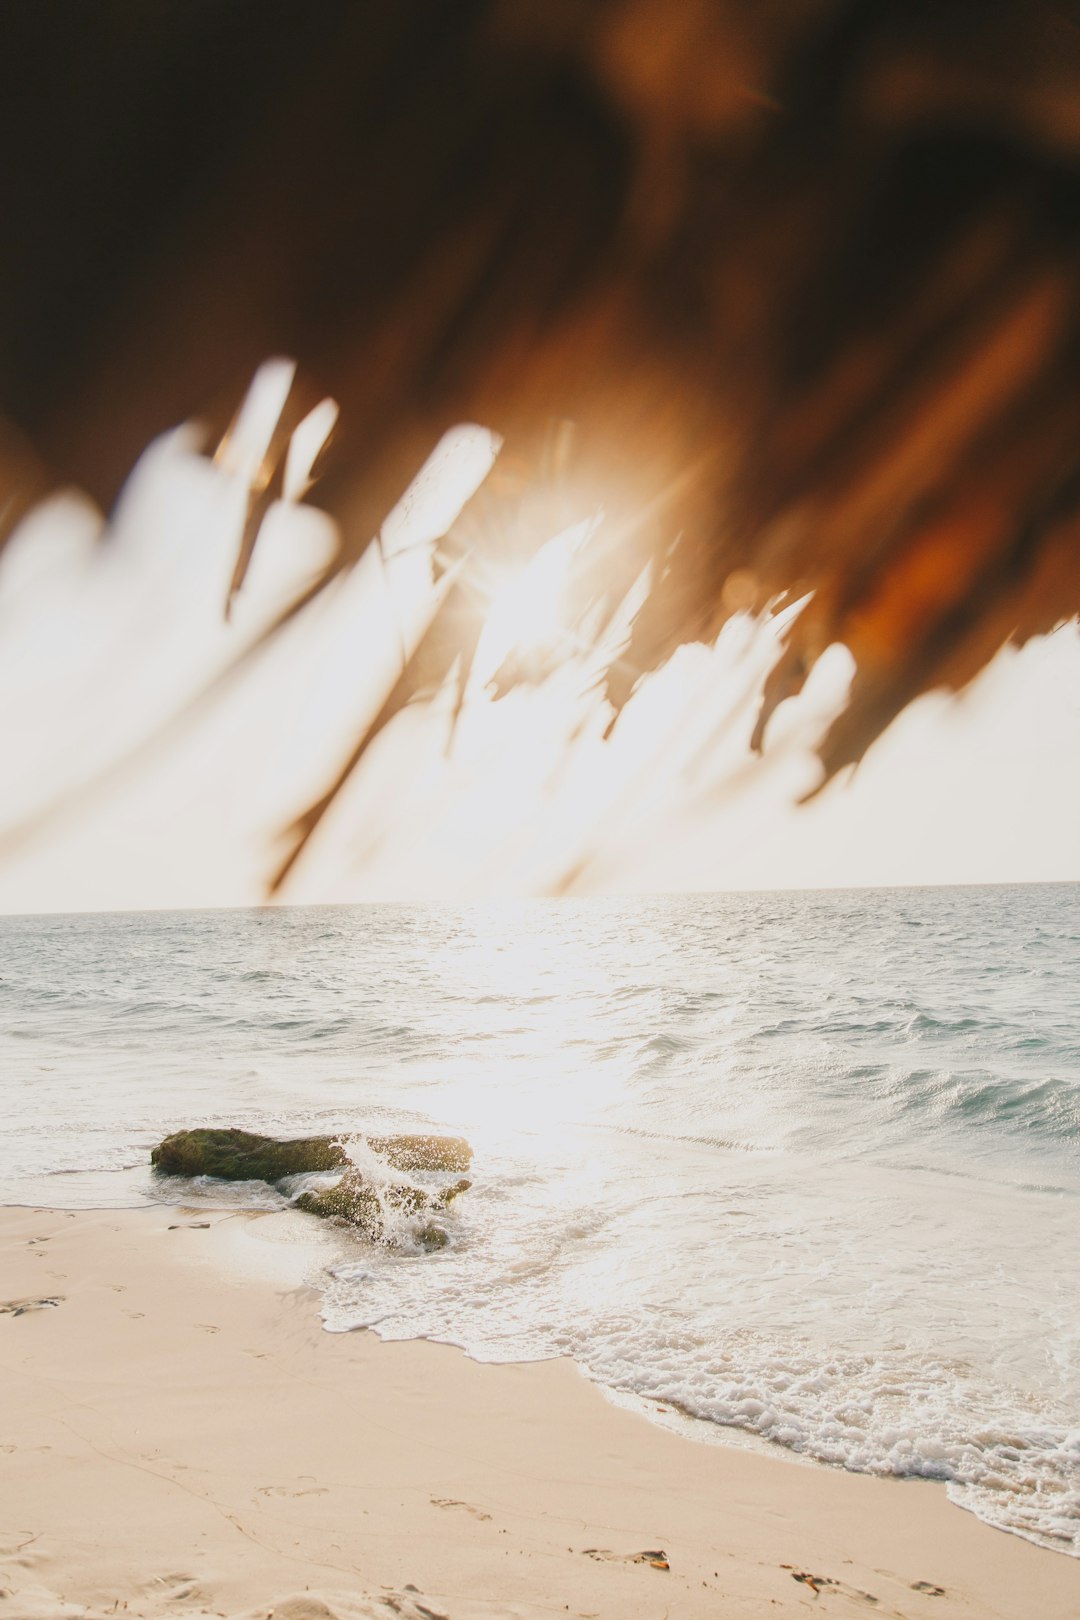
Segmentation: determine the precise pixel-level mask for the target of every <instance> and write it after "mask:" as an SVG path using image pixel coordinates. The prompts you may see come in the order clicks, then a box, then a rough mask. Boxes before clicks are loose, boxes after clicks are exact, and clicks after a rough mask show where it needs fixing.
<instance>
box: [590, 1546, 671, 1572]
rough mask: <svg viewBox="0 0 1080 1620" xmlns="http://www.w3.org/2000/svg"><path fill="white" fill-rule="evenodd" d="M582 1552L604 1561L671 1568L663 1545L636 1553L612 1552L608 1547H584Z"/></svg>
mask: <svg viewBox="0 0 1080 1620" xmlns="http://www.w3.org/2000/svg"><path fill="white" fill-rule="evenodd" d="M581 1550H582V1552H583V1553H584V1555H585V1557H586V1558H596V1559H599V1560H600V1561H601V1562H602V1563H612V1564H648V1566H649V1568H650V1569H670V1568H671V1565H670V1564H669V1563H668V1555H667V1553H666V1552H665V1551H664V1549H663V1547H656V1548H653V1549H652V1550H651V1551H646V1552H635V1553H617V1552H612V1551H611V1550H610V1548H608V1547H583V1548H582V1549H581Z"/></svg>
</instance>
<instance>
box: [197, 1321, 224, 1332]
mask: <svg viewBox="0 0 1080 1620" xmlns="http://www.w3.org/2000/svg"><path fill="white" fill-rule="evenodd" d="M195 1326H196V1327H197V1328H202V1330H203V1332H204V1333H220V1332H221V1329H220V1328H219V1327H215V1326H214V1324H213V1322H196V1323H195Z"/></svg>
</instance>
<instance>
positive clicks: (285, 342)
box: [0, 0, 1080, 869]
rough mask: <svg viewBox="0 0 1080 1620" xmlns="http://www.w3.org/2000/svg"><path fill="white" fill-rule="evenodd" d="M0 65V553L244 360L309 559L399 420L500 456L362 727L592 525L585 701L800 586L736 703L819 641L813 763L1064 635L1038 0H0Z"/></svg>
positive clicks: (1065, 542) (1059, 169) (1052, 216)
mask: <svg viewBox="0 0 1080 1620" xmlns="http://www.w3.org/2000/svg"><path fill="white" fill-rule="evenodd" d="M0 38H2V42H3V47H4V59H5V62H6V65H7V74H6V85H5V93H4V96H3V97H2V98H0V120H2V122H3V126H4V128H3V153H4V162H3V166H2V169H0V221H2V224H3V230H4V233H5V246H4V252H3V255H2V258H0V415H2V419H3V420H2V423H0V498H2V499H3V500H5V501H6V502H7V506H6V514H5V517H4V519H3V522H4V525H5V526H6V528H8V529H10V527H11V525H12V523H13V522H14V521H15V519H16V518H17V516H18V515H19V513H20V512H21V511H22V510H23V509H24V508H25V505H26V503H27V502H29V501H30V500H31V499H33V498H34V497H35V496H36V495H38V494H40V493H41V492H42V491H43V490H45V489H47V488H49V487H51V486H55V485H57V484H59V483H68V482H74V483H77V484H79V485H81V486H82V487H83V488H85V489H86V490H88V491H89V492H90V493H91V494H92V495H93V496H94V497H95V498H96V499H97V500H99V501H100V502H101V503H103V504H104V505H106V506H107V505H108V504H109V503H111V502H112V500H113V499H114V497H115V496H116V494H117V491H118V489H119V487H120V485H121V483H122V481H123V479H124V477H125V475H126V474H127V472H128V471H129V469H130V468H131V466H132V464H133V462H134V460H135V458H136V457H137V455H138V454H139V452H140V451H141V449H142V448H143V446H144V445H145V444H146V442H147V441H148V439H149V438H150V437H151V436H152V435H154V434H155V433H157V432H159V431H161V430H162V429H164V428H166V427H169V426H171V425H173V424H175V423H177V422H179V421H181V420H183V419H185V418H188V417H192V416H194V417H198V418H200V419H202V420H203V421H204V422H205V423H206V424H207V433H208V443H209V444H211V445H212V444H213V442H214V441H215V440H216V439H217V437H219V436H220V434H221V433H222V432H223V431H224V429H225V428H226V426H227V423H228V420H229V417H230V415H231V413H232V411H233V410H234V408H235V406H236V403H237V401H238V399H239V397H240V396H241V394H242V392H243V390H244V388H245V386H246V384H247V381H248V379H249V377H250V375H251V373H252V371H253V370H254V368H255V366H256V365H257V364H258V363H259V362H260V361H261V360H262V359H263V358H265V357H266V356H267V355H268V354H271V353H287V354H290V355H293V356H295V357H296V358H297V359H298V361H299V362H300V368H301V377H302V379H303V383H302V386H301V388H300V390H299V391H298V394H297V401H298V405H297V409H298V410H299V408H300V406H301V405H303V404H306V403H311V402H313V401H314V399H315V398H317V397H319V396H320V395H321V394H323V393H329V394H332V395H333V396H334V397H335V398H336V399H337V400H338V401H339V402H340V405H341V418H340V424H341V425H340V429H339V431H338V434H337V437H336V439H335V441H334V443H333V445H332V447H331V451H330V453H329V454H328V455H327V457H326V458H325V460H324V463H323V467H322V479H321V483H320V484H319V485H318V486H317V489H316V496H315V498H316V499H317V500H318V501H319V502H320V503H321V504H323V505H325V506H326V507H327V508H328V510H330V511H331V512H332V513H333V514H334V515H335V517H336V518H337V519H338V520H339V522H340V525H341V530H342V536H343V540H342V552H341V557H340V559H339V564H338V565H337V566H347V565H348V563H349V562H350V561H351V560H353V559H354V558H355V557H356V556H357V555H358V554H359V552H360V550H361V549H362V548H363V547H364V546H365V545H367V544H368V543H369V541H370V540H371V538H372V537H373V536H374V535H376V534H377V533H378V530H379V526H380V523H381V521H382V519H383V517H384V516H385V514H386V513H387V511H388V510H389V509H390V507H391V506H392V505H393V504H394V502H395V501H396V499H397V498H398V496H399V495H400V494H401V492H402V491H403V489H404V488H405V487H406V485H407V484H408V482H409V481H410V479H411V477H412V475H413V473H414V472H415V471H416V469H417V467H418V466H419V465H420V463H421V461H422V460H423V458H424V457H425V455H426V454H427V453H428V451H429V450H430V448H431V447H432V445H433V444H434V442H435V440H436V439H437V437H438V436H439V434H440V433H441V432H442V431H443V430H444V429H445V428H447V427H449V426H450V425H452V424H453V423H455V422H458V421H462V420H473V421H478V422H482V423H484V424H485V425H488V426H490V427H492V428H494V429H495V430H497V431H498V432H499V433H501V434H503V435H504V436H505V440H506V446H505V449H504V452H503V455H502V456H501V458H500V461H499V463H498V465H497V468H496V473H495V475H493V477H492V479H491V480H489V483H488V484H487V485H485V487H484V489H483V490H482V491H481V492H480V494H479V495H478V496H477V497H476V499H475V500H474V501H473V503H472V504H471V506H470V508H469V509H467V511H466V512H465V514H464V515H463V517H462V519H461V520H460V522H459V523H458V525H457V526H456V528H455V531H454V532H453V533H452V534H451V535H449V536H448V537H447V538H446V541H445V543H444V545H443V547H442V550H441V556H442V559H443V562H444V564H446V563H449V562H450V561H452V560H453V559H461V558H463V557H465V558H468V559H469V561H468V562H467V563H466V566H465V568H464V570H462V571H461V572H460V573H459V574H458V575H457V576H456V583H455V585H454V586H453V588H452V589H451V590H450V592H449V594H448V596H447V598H446V603H445V606H444V608H443V610H442V611H441V612H440V615H439V617H438V619H437V620H436V622H435V624H434V625H433V627H432V630H431V632H430V633H429V635H428V637H427V638H426V640H425V642H424V643H423V644H422V646H421V648H420V650H419V652H418V654H417V657H416V659H415V660H414V662H413V663H412V664H411V665H410V667H409V668H408V669H406V670H405V671H404V672H403V675H402V679H401V681H400V682H399V686H398V688H397V690H396V691H395V692H394V693H393V694H392V695H391V697H390V699H389V700H388V704H387V707H386V708H385V709H384V712H383V715H382V716H381V717H380V722H379V724H382V723H384V722H385V720H386V719H387V718H389V717H390V716H391V715H392V714H393V713H394V712H396V710H397V708H399V707H400V706H401V704H402V703H403V702H405V701H407V700H408V698H409V697H410V695H412V694H413V693H414V692H415V691H416V690H417V689H418V688H419V687H420V686H422V685H423V684H424V683H425V682H428V681H431V680H437V679H439V678H441V676H442V675H444V674H445V673H446V672H447V670H449V668H450V667H451V666H452V664H453V662H454V659H455V658H457V657H458V656H459V655H461V657H462V660H463V663H467V660H468V657H469V655H470V652H471V648H472V647H473V645H474V644H475V639H476V635H477V633H478V627H479V609H478V607H477V605H476V602H475V597H474V595H473V594H472V593H471V592H470V590H469V568H470V566H472V564H473V563H474V562H475V561H476V560H477V559H481V560H482V559H484V558H485V557H488V556H490V555H491V554H493V553H498V554H500V555H502V554H510V555H517V554H520V555H527V554H528V553H529V552H530V551H531V550H532V549H534V548H535V546H536V545H537V544H539V543H540V542H542V541H543V540H544V539H546V538H547V537H548V535H549V534H551V533H552V532H553V531H554V529H555V528H556V527H557V526H558V525H559V524H560V523H561V522H564V521H567V520H568V519H570V518H572V517H578V516H580V515H581V514H582V512H583V511H584V510H587V509H588V506H589V503H590V502H594V501H597V500H598V501H600V502H602V504H603V506H604V508H605V511H606V513H607V518H606V522H605V524H604V526H603V528H602V530H601V531H600V535H599V538H598V540H597V541H596V542H595V543H594V544H593V545H592V546H591V547H590V548H589V549H588V550H586V552H584V553H583V556H582V563H581V569H580V572H579V578H578V580H577V581H576V585H577V589H578V592H579V597H580V601H581V604H582V609H583V610H584V607H585V605H586V604H587V603H590V602H592V603H594V604H595V601H596V599H598V598H600V599H603V600H604V601H606V602H608V603H609V604H610V605H611V606H614V604H615V602H616V601H617V599H618V598H619V596H620V595H621V594H622V592H623V591H625V589H626V588H627V587H628V585H629V584H630V582H631V580H632V579H633V578H634V577H635V576H636V574H637V573H638V571H639V570H640V568H641V567H642V565H643V563H644V562H645V561H646V560H647V559H652V562H653V565H654V586H653V590H652V592H651V595H650V597H649V599H648V601H647V604H646V607H645V609H644V611H643V612H642V613H641V615H640V617H639V619H638V621H637V624H636V627H635V630H634V633H633V638H632V641H631V645H630V648H629V650H628V653H627V656H626V658H625V659H623V660H621V661H620V663H619V664H618V666H617V667H616V668H615V669H614V670H613V671H612V672H611V674H610V676H609V683H608V691H609V696H610V697H611V699H612V701H613V703H614V704H615V706H616V708H618V706H619V705H620V704H621V703H622V702H624V701H625V699H626V696H627V695H628V693H629V691H630V689H631V688H632V685H633V683H634V681H635V680H636V679H637V678H638V676H639V675H640V674H641V673H642V672H644V671H647V670H649V669H651V668H654V667H655V666H656V665H657V664H658V663H659V662H660V661H662V660H663V659H664V658H665V657H666V656H667V655H668V654H669V653H670V652H671V650H672V649H673V648H674V647H675V646H676V645H677V644H678V643H680V642H682V641H686V640H690V639H693V638H695V637H699V636H712V635H714V634H715V633H716V631H717V629H718V628H719V626H720V624H721V623H722V622H723V620H724V618H725V617H726V616H727V615H729V614H730V613H731V612H732V611H735V610H737V609H740V608H761V607H763V606H764V605H765V604H766V603H768V602H769V601H771V600H773V599H775V598H776V597H777V596H778V595H779V594H780V593H784V592H788V593H794V592H800V593H801V592H803V591H804V590H806V589H807V588H812V589H813V591H814V596H813V599H812V601H811V603H810V605H809V606H808V608H807V609H806V610H805V611H804V612H803V613H802V614H801V616H800V617H799V618H798V619H797V620H796V622H795V624H794V626H793V628H792V630H791V632H790V636H789V639H788V644H787V649H786V653H785V655H784V657H783V659H782V661H781V663H780V665H779V666H778V668H777V670H776V671H775V673H774V675H773V677H772V680H771V682H770V688H769V691H768V693H767V696H766V713H767V712H768V710H769V708H770V707H771V706H773V705H775V703H776V702H777V701H779V699H780V698H782V697H783V696H784V695H786V694H787V693H789V692H791V691H794V690H796V689H797V688H798V686H799V684H800V682H801V680H802V679H803V677H804V675H805V673H806V671H807V669H808V668H809V666H810V664H811V663H812V662H813V659H814V658H815V657H816V655H817V654H818V653H819V652H820V651H821V650H822V649H823V648H824V647H825V646H826V645H827V644H828V643H830V642H831V641H834V640H838V639H839V640H843V641H845V642H846V643H847V644H848V645H849V646H850V648H851V649H852V651H853V653H854V655H855V658H856V661H857V665H858V673H857V676H856V680H855V685H854V689H853V692H852V699H851V703H850V706H849V708H848V709H847V711H846V712H845V713H844V714H843V715H842V716H841V717H840V719H839V720H838V721H837V722H836V723H835V725H834V726H833V728H832V730H831V731H830V733H829V735H828V737H827V738H826V739H825V742H824V744H823V750H822V753H823V759H824V763H825V766H826V770H827V772H829V773H830V774H831V773H832V772H834V771H835V770H837V769H838V768H840V767H841V766H843V765H845V764H846V763H848V762H850V761H853V760H856V759H858V758H859V757H860V756H861V754H862V753H863V752H864V750H865V749H866V747H867V746H868V744H869V743H870V742H871V741H872V740H873V739H874V737H875V736H877V735H878V734H879V732H880V731H881V730H882V729H883V727H884V726H886V725H887V724H888V722H889V721H890V720H891V719H892V718H893V716H894V715H895V714H896V713H897V712H898V711H899V709H901V708H902V707H903V706H904V705H905V704H906V703H907V702H908V701H910V700H911V699H912V698H913V697H915V696H916V695H917V694H918V693H920V692H922V691H924V690H926V689H927V688H929V687H932V686H937V685H940V684H946V685H951V686H957V685H959V684H962V683H963V682H965V681H967V680H968V679H969V678H970V677H971V676H972V675H973V674H974V673H976V671H977V670H978V669H980V668H981V667H982V665H983V664H984V663H985V662H986V660H987V659H988V658H989V657H990V656H991V655H992V654H993V653H994V652H995V650H996V649H997V648H998V647H999V646H1000V645H1001V644H1002V643H1003V642H1004V641H1005V640H1007V639H1008V638H1010V637H1013V638H1017V639H1023V638H1024V637H1027V636H1030V635H1032V634H1034V633H1037V632H1040V631H1044V630H1048V629H1050V628H1052V627H1053V625H1055V624H1056V623H1058V622H1059V621H1060V620H1061V619H1063V618H1065V617H1068V616H1070V615H1072V614H1073V613H1074V612H1075V611H1076V610H1077V609H1078V608H1080V545H1078V513H1080V29H1078V26H1077V17H1076V14H1075V12H1074V8H1073V7H1072V6H1071V5H1064V4H1060V5H1051V4H1041V3H1037V0H1027V3H1020V0H1002V3H996V0H94V3H93V4H87V3H83V0H5V4H4V6H3V10H2V12H0ZM295 419H296V418H293V419H292V420H295ZM288 425H289V424H286V426H288ZM272 470H273V469H272V468H270V467H268V468H267V469H266V472H267V475H268V481H267V482H266V483H265V487H264V488H262V489H261V490H260V492H259V493H258V498H257V499H255V500H254V502H253V511H252V522H251V524H250V527H249V535H248V537H247V542H246V544H247V545H250V543H251V542H252V540H254V538H255V535H256V532H257V526H258V520H259V516H260V514H261V511H262V510H263V509H264V506H265V503H266V502H267V501H268V500H269V499H270V498H272V496H273V494H274V489H275V485H274V482H273V478H272V477H271V476H269V475H270V474H271V473H272ZM242 572H243V559H241V562H240V566H239V568H238V575H237V578H238V580H239V578H240V577H241V576H242ZM594 617H595V615H594ZM530 673H531V672H530V671H529V670H527V669H522V670H515V669H514V668H507V669H504V671H502V672H501V673H500V684H502V685H505V684H509V683H512V682H513V680H514V679H516V678H519V677H522V676H528V675H529V674H530ZM367 740H368V739H367V738H363V739H358V746H357V756H356V757H359V754H360V753H362V751H363V747H364V745H365V743H366V741H367ZM351 765H352V762H348V763H347V764H346V766H345V767H344V769H343V772H342V779H344V777H345V776H346V775H347V774H348V771H349V769H351ZM330 797H332V793H331V794H330ZM325 802H326V801H324V802H323V803H322V804H320V805H317V806H314V807H313V809H312V811H311V812H310V813H309V816H308V817H306V818H305V820H304V822H303V823H302V824H301V825H300V826H299V827H298V828H297V829H296V832H297V835H298V839H299V842H297V843H296V845H295V846H294V853H295V849H298V848H299V847H302V841H303V838H304V837H305V836H306V835H307V834H308V833H309V832H310V831H311V829H312V828H313V827H314V825H316V824H317V821H318V819H319V816H320V814H321V811H322V809H323V808H324V807H325ZM286 869H287V867H286Z"/></svg>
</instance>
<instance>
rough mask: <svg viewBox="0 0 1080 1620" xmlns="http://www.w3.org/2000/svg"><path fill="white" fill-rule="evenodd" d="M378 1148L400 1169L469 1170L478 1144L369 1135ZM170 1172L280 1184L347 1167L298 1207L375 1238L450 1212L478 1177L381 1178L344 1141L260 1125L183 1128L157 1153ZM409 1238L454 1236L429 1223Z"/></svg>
mask: <svg viewBox="0 0 1080 1620" xmlns="http://www.w3.org/2000/svg"><path fill="white" fill-rule="evenodd" d="M364 1140H365V1141H366V1142H367V1144H368V1146H369V1147H370V1148H371V1149H372V1151H373V1152H374V1153H375V1154H376V1155H377V1156H378V1157H379V1158H381V1159H383V1160H384V1161H385V1162H386V1163H387V1164H388V1165H390V1166H391V1167H392V1168H393V1169H395V1170H400V1171H403V1172H405V1173H408V1172H410V1171H425V1170H435V1171H443V1172H445V1171H459V1170H467V1169H468V1167H469V1164H470V1162H471V1160H472V1148H471V1147H470V1146H469V1144H468V1142H466V1141H465V1140H464V1139H463V1138H462V1137H460V1136H366V1137H364ZM150 1159H151V1162H152V1163H153V1165H154V1168H155V1169H156V1170H157V1171H158V1173H159V1174H160V1175H163V1176H214V1177H216V1178H217V1179H218V1180H219V1181H265V1182H268V1183H269V1184H270V1185H271V1186H277V1185H279V1184H280V1183H281V1182H283V1181H285V1180H287V1179H288V1177H290V1176H299V1175H310V1174H312V1173H325V1172H326V1171H334V1170H340V1171H342V1172H343V1174H342V1175H341V1176H340V1177H339V1179H338V1180H337V1181H336V1182H333V1183H331V1184H330V1185H329V1186H326V1187H312V1188H309V1189H308V1190H307V1191H305V1192H302V1193H301V1194H300V1196H299V1197H298V1198H296V1199H295V1200H294V1205H295V1207H296V1208H297V1209H302V1210H305V1211H306V1212H307V1213H308V1214H309V1215H320V1216H322V1217H323V1219H325V1220H332V1221H337V1222H338V1223H340V1224H343V1225H348V1226H354V1227H356V1228H357V1229H358V1230H359V1231H361V1232H363V1233H364V1234H365V1235H366V1236H367V1237H369V1238H372V1239H373V1240H374V1241H375V1242H377V1243H378V1242H384V1241H386V1240H387V1239H388V1237H390V1235H391V1234H390V1232H389V1231H388V1223H393V1222H394V1219H395V1217H397V1216H402V1217H406V1218H407V1217H410V1216H418V1215H423V1214H425V1213H434V1212H435V1211H438V1210H443V1209H445V1208H446V1207H447V1205H448V1204H449V1203H450V1202H451V1200H452V1199H454V1198H456V1197H457V1195H458V1194H459V1193H462V1192H465V1191H467V1189H468V1188H469V1187H470V1186H471V1182H469V1181H466V1180H465V1179H464V1178H462V1179H460V1180H458V1181H455V1182H454V1183H453V1184H452V1185H451V1186H445V1187H431V1188H427V1187H417V1186H415V1185H413V1184H412V1183H410V1182H405V1181H400V1182H388V1183H386V1184H384V1185H376V1183H375V1182H374V1181H373V1180H372V1179H371V1178H370V1177H369V1176H367V1175H365V1173H364V1172H363V1170H361V1169H360V1168H359V1167H358V1166H357V1165H355V1164H353V1162H352V1160H351V1159H350V1158H349V1155H348V1152H347V1151H346V1149H345V1146H344V1144H343V1142H342V1140H341V1139H340V1138H338V1137H333V1136H303V1137H294V1138H291V1139H289V1140H285V1141H280V1140H278V1138H276V1137H273V1136H259V1135H257V1134H256V1133H255V1132H253V1131H241V1130H237V1129H234V1128H227V1129H209V1128H199V1129H196V1130H190V1131H176V1132H174V1133H173V1135H172V1136H167V1137H166V1138H165V1139H164V1141H162V1142H159V1143H158V1145H157V1147H156V1148H154V1149H153V1151H152V1152H151V1154H150ZM408 1235H409V1239H410V1240H411V1241H412V1242H415V1243H419V1244H420V1246H421V1247H422V1248H426V1249H441V1248H442V1247H444V1245H445V1244H446V1241H447V1237H446V1233H445V1232H444V1231H443V1229H442V1227H441V1226H436V1225H435V1224H434V1223H433V1222H431V1221H428V1222H426V1223H425V1224H423V1225H414V1226H411V1227H410V1228H409V1233H408Z"/></svg>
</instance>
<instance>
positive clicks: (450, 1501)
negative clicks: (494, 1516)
mask: <svg viewBox="0 0 1080 1620" xmlns="http://www.w3.org/2000/svg"><path fill="white" fill-rule="evenodd" d="M431 1505H432V1507H440V1508H460V1509H461V1511H462V1513H471V1514H472V1516H473V1518H474V1519H488V1520H490V1518H491V1514H490V1513H484V1512H483V1511H482V1509H480V1508H478V1507H473V1505H472V1503H471V1502H459V1501H457V1499H456V1498H455V1497H453V1496H433V1497H432V1498H431Z"/></svg>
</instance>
